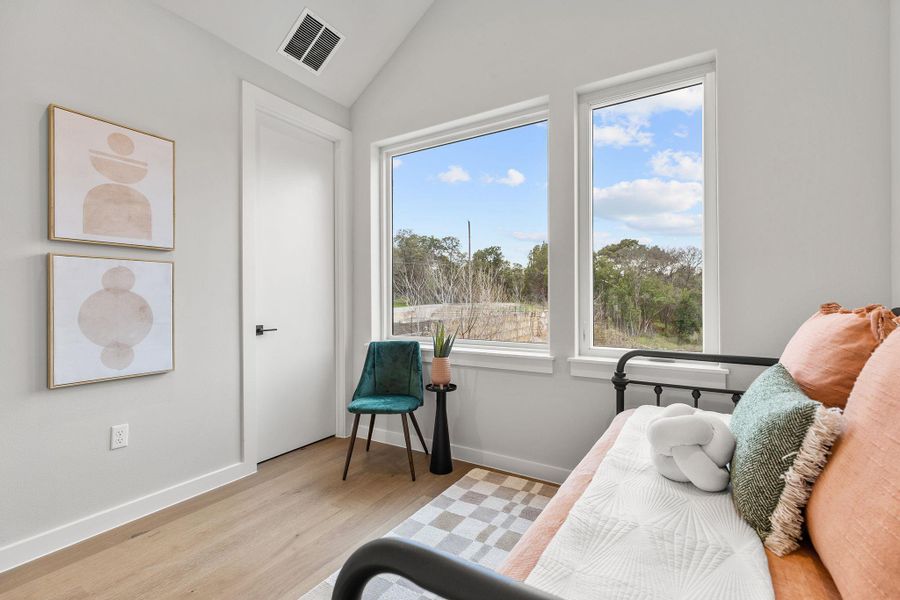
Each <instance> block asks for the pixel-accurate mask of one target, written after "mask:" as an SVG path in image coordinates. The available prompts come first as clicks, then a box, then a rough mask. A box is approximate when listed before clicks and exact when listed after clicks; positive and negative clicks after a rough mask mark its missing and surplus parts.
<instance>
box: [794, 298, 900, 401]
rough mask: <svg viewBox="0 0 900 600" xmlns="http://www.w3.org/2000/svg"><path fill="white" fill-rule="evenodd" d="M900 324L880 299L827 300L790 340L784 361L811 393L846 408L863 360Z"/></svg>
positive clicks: (799, 383) (803, 386) (816, 398)
mask: <svg viewBox="0 0 900 600" xmlns="http://www.w3.org/2000/svg"><path fill="white" fill-rule="evenodd" d="M896 327H897V324H896V323H895V322H894V315H893V314H892V313H891V311H890V310H889V309H887V308H885V307H884V306H882V305H880V304H870V305H869V306H863V307H862V308H857V309H855V310H850V309H848V308H844V307H842V306H841V305H840V304H835V303H834V302H831V303H829V304H823V305H822V306H821V307H820V308H819V311H818V312H817V313H816V314H814V315H813V316H811V317H810V318H809V319H807V321H806V322H805V323H804V324H803V325H801V326H800V329H798V330H797V332H796V333H795V334H794V336H793V337H792V338H791V340H790V341H789V342H788V345H787V346H786V347H785V349H784V352H783V353H782V354H781V364H783V365H784V367H785V368H786V369H787V371H788V373H790V374H791V377H793V378H794V380H795V381H796V382H797V384H798V385H799V386H800V388H801V389H802V390H803V391H804V392H805V393H806V395H807V396H809V397H810V398H812V399H813V400H818V401H819V402H821V403H822V404H824V405H825V406H836V407H838V408H844V405H845V404H847V396H849V395H850V390H851V389H852V388H853V382H854V381H856V378H857V376H858V375H859V372H860V371H862V368H863V365H865V364H866V361H867V360H869V357H870V356H871V355H872V352H873V351H874V350H875V348H877V347H878V345H879V344H881V343H882V342H883V341H884V339H885V338H886V337H887V336H888V334H890V333H891V332H892V331H893V330H894V329H896Z"/></svg>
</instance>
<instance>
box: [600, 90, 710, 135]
mask: <svg viewBox="0 0 900 600" xmlns="http://www.w3.org/2000/svg"><path fill="white" fill-rule="evenodd" d="M702 106H703V88H702V86H699V85H697V86H693V87H687V88H682V89H680V90H675V91H672V92H666V93H663V94H656V95H655V96H648V97H646V98H641V99H639V100H632V101H630V102H622V103H621V104H614V105H612V106H607V107H605V108H601V109H600V110H598V111H597V112H596V114H597V115H598V117H599V119H600V124H598V125H595V126H594V144H596V145H598V146H613V147H615V148H622V147H625V146H650V145H652V144H653V134H652V133H651V132H649V131H644V129H646V128H647V127H649V126H650V119H651V117H653V116H654V115H657V114H659V113H663V112H667V111H670V110H677V111H681V112H683V113H686V114H692V113H694V112H695V111H696V110H698V109H699V108H701V107H702Z"/></svg>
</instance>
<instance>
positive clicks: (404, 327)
mask: <svg viewBox="0 0 900 600" xmlns="http://www.w3.org/2000/svg"><path fill="white" fill-rule="evenodd" d="M438 322H443V323H444V325H445V326H446V327H447V328H448V329H449V330H450V331H456V330H457V329H459V330H460V332H461V333H460V337H461V338H468V339H479V340H491V341H502V342H546V341H547V308H546V307H545V306H533V305H526V304H516V303H514V302H491V303H481V304H422V305H418V306H403V307H396V308H394V334H395V335H423V336H428V335H431V332H432V328H433V326H434V324H435V323H438Z"/></svg>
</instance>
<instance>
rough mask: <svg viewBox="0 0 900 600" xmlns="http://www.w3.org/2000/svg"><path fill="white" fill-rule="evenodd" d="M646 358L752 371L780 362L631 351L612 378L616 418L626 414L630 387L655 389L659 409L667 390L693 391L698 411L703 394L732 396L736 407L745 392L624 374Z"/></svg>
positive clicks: (713, 355)
mask: <svg viewBox="0 0 900 600" xmlns="http://www.w3.org/2000/svg"><path fill="white" fill-rule="evenodd" d="M638 357H646V358H655V359H664V360H667V361H671V362H675V361H692V362H698V361H699V362H712V363H723V364H729V365H748V366H753V367H771V366H772V365H774V364H776V363H777V362H778V359H777V358H765V357H760V356H738V355H734V354H696V353H694V352H668V351H665V350H632V351H630V352H626V353H625V354H623V355H622V358H620V359H619V362H618V363H617V364H616V371H615V373H614V374H613V376H612V384H613V387H614V388H615V389H616V414H618V413H620V412H622V411H624V410H625V390H626V388H627V387H628V386H629V385H641V386H646V387H652V388H653V391H654V393H655V394H656V405H657V406H659V404H660V398H661V397H662V393H663V390H664V389H665V388H672V389H676V390H691V397H692V398H693V399H694V406H695V407H697V408H699V405H700V396H701V395H702V394H703V393H704V392H707V393H712V394H725V395H728V396H731V401H732V402H734V403H735V404H737V403H738V401H739V400H740V399H741V395H743V393H744V391H745V390H732V389H728V388H713V387H704V386H697V385H682V384H674V383H661V382H656V381H641V380H633V379H628V376H627V375H626V373H625V366H626V365H627V363H628V361H629V360H631V359H632V358H638Z"/></svg>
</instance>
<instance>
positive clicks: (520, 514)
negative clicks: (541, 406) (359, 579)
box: [301, 469, 557, 600]
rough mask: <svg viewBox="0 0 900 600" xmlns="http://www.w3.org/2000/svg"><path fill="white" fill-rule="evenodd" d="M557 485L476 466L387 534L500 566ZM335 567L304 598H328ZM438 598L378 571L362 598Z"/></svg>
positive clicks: (369, 599)
mask: <svg viewBox="0 0 900 600" xmlns="http://www.w3.org/2000/svg"><path fill="white" fill-rule="evenodd" d="M556 490H557V488H556V486H553V485H547V484H543V483H537V482H535V481H529V480H527V479H522V478H520V477H512V476H509V475H501V474H500V473H495V472H493V471H487V470H485V469H472V470H471V471H469V472H468V473H467V474H466V475H465V476H464V477H463V478H462V479H460V480H459V481H457V482H456V483H455V484H453V485H452V486H450V487H449V488H448V489H447V490H446V491H445V492H444V493H443V494H441V495H440V496H438V497H437V498H435V499H434V500H432V501H431V502H430V503H429V504H427V505H426V506H424V507H422V509H420V510H419V511H418V512H416V514H414V515H413V516H411V517H410V518H409V519H407V520H406V521H404V522H403V523H401V524H400V525H399V526H398V527H397V528H396V529H394V530H393V531H391V532H390V533H388V534H387V536H385V537H402V538H409V539H413V540H416V541H418V542H421V543H422V544H425V545H428V546H433V547H435V548H438V549H440V550H443V551H444V552H447V553H449V554H455V555H456V556H459V557H461V558H464V559H466V560H470V561H472V562H475V563H478V564H481V565H483V566H485V567H488V568H489V569H496V568H497V567H499V566H500V564H501V563H502V562H503V560H504V559H505V558H506V556H507V555H508V554H509V552H510V550H512V548H513V546H515V545H516V542H518V541H519V538H521V537H522V534H523V533H525V530H526V529H528V527H529V526H530V525H531V524H532V523H533V522H534V520H535V519H537V517H538V515H539V514H541V511H542V510H543V509H544V507H545V506H547V502H548V501H549V500H550V498H551V497H552V496H553V494H555V493H556ZM337 575H338V574H337V573H334V574H333V575H332V576H331V577H329V578H328V579H326V580H325V581H323V582H322V583H320V584H319V585H318V586H316V587H315V588H314V589H313V590H312V591H310V592H309V593H308V594H306V595H304V596H303V597H302V599H301V600H329V599H330V598H331V592H332V589H333V588H334V582H335V581H336V580H337ZM425 598H436V596H434V595H433V594H430V593H428V592H425V591H424V590H422V588H420V587H418V586H417V585H415V584H413V583H411V582H409V581H407V580H405V579H403V578H402V577H398V576H396V575H379V576H378V577H376V578H374V579H372V580H371V581H370V582H369V584H368V585H367V586H366V590H365V593H364V594H363V599H364V600H420V599H425Z"/></svg>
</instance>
